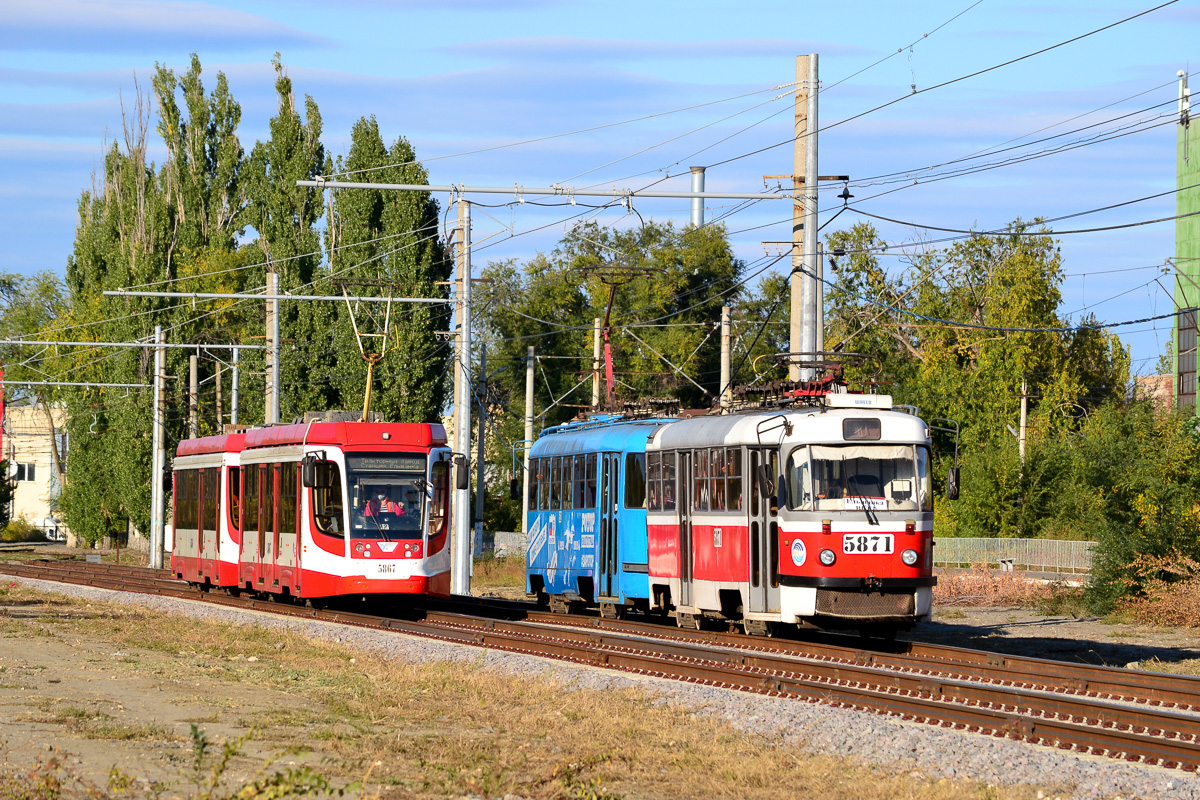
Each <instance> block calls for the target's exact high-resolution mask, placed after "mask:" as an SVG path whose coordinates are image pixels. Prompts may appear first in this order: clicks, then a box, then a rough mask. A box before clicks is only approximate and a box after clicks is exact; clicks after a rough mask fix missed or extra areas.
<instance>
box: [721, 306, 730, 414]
mask: <svg viewBox="0 0 1200 800" xmlns="http://www.w3.org/2000/svg"><path fill="white" fill-rule="evenodd" d="M729 328H730V312H729V306H722V307H721V413H722V414H728V413H729V411H730V409H731V408H732V407H733V379H732V377H731V375H732V373H731V369H730V360H731V359H730V357H729V356H730V353H729V348H730V334H729Z"/></svg>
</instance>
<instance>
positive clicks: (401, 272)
mask: <svg viewBox="0 0 1200 800" xmlns="http://www.w3.org/2000/svg"><path fill="white" fill-rule="evenodd" d="M330 169H333V170H336V172H338V173H342V172H346V171H350V172H358V171H361V170H369V171H370V173H369V174H370V175H371V180H372V181H379V182H386V183H406V184H427V183H428V182H429V176H428V173H427V171H426V170H425V168H424V167H423V166H421V165H420V164H419V163H418V162H417V160H416V153H415V152H414V150H413V147H412V145H411V144H410V143H409V142H408V140H407V139H405V138H404V137H400V138H398V139H396V141H395V142H393V144H392V146H391V148H388V147H386V146H385V145H384V142H383V138H382V136H381V135H380V132H379V125H378V123H377V122H376V120H375V118H374V117H369V118H368V117H363V118H362V119H360V120H358V122H356V123H355V124H354V127H353V129H352V131H351V141H350V152H349V153H348V154H347V156H346V157H345V158H344V159H343V158H342V157H341V156H339V157H338V158H337V160H336V162H335V163H331V164H330ZM327 219H328V226H327V228H326V250H327V251H328V253H329V262H328V266H327V268H326V274H327V275H328V276H329V278H330V284H329V286H330V289H331V290H335V287H338V288H337V289H336V290H335V291H334V293H337V292H338V291H340V290H341V288H340V287H341V286H344V289H345V291H346V293H347V295H363V296H386V295H387V294H388V293H389V292H390V293H391V294H392V296H393V297H447V296H448V287H447V286H446V285H444V284H445V282H446V281H447V280H449V278H450V275H451V268H452V264H451V261H450V259H449V258H448V257H447V253H446V250H445V247H444V245H443V243H442V241H441V237H440V234H439V227H440V220H439V211H438V204H437V201H436V200H434V199H433V198H432V197H431V196H430V194H429V193H428V192H385V191H377V190H367V189H353V190H348V191H344V192H339V193H337V194H336V195H335V196H334V197H333V198H332V201H331V202H330V204H329V211H328V217H327ZM338 280H342V281H346V283H345V284H341V285H340V286H339V284H337V283H336V281H338ZM439 282H440V283H442V285H439ZM331 310H333V311H334V314H332V317H333V323H334V324H332V325H331V326H330V328H329V330H330V334H331V335H330V338H329V341H330V347H331V350H332V353H333V358H332V359H331V360H330V361H329V368H328V370H327V372H328V376H327V380H328V381H329V383H330V388H331V390H332V391H333V392H334V393H335V394H336V397H337V398H338V399H339V400H338V402H339V404H340V405H341V406H342V407H344V408H361V407H362V405H363V393H364V391H365V388H366V376H367V365H366V362H365V361H364V359H363V356H362V351H360V349H359V342H358V341H357V337H356V335H355V332H354V325H355V324H357V325H358V326H359V328H360V332H382V331H383V327H384V325H383V323H384V317H385V316H386V308H385V304H382V303H373V304H366V303H364V304H361V305H359V306H358V307H357V308H354V309H353V310H351V308H350V307H348V306H347V305H345V304H340V303H339V304H336V305H335V306H334V309H331ZM351 315H353V316H354V317H355V320H354V321H353V322H352V321H351V319H350V317H351ZM391 317H392V321H391V331H390V336H389V338H388V339H387V340H386V342H381V341H380V340H379V339H374V338H364V339H363V343H362V344H363V348H364V350H365V352H366V353H378V352H381V351H382V352H384V353H385V355H384V358H383V360H382V361H381V362H380V364H379V366H377V367H376V369H375V373H374V387H373V393H372V397H373V400H372V404H371V407H372V410H374V411H377V412H379V413H381V414H383V416H384V418H385V419H388V420H392V421H400V422H438V421H440V420H441V414H442V408H443V406H444V405H445V402H446V394H447V388H448V376H449V375H450V374H451V373H450V370H449V369H448V366H449V361H450V355H451V353H450V349H449V347H448V346H447V345H446V343H445V342H444V341H438V338H437V334H438V333H439V332H442V331H445V330H446V329H447V327H448V326H449V319H450V312H449V307H448V306H447V305H431V304H428V303H395V304H393V307H392V312H391Z"/></svg>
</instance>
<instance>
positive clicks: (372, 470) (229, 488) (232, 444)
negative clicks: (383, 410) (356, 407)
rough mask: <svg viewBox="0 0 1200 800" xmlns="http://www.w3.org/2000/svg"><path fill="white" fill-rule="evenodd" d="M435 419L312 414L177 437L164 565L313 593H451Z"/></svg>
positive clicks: (441, 444) (446, 461)
mask: <svg viewBox="0 0 1200 800" xmlns="http://www.w3.org/2000/svg"><path fill="white" fill-rule="evenodd" d="M445 445H446V432H445V430H444V429H443V428H442V426H441V425H428V424H407V423H364V422H311V423H306V424H297V425H279V426H271V427H265V428H258V429H254V430H250V431H248V432H246V433H244V434H231V435H227V436H209V437H204V438H199V439H188V440H185V441H182V442H180V443H179V448H178V450H177V452H176V457H175V461H174V467H173V469H174V477H173V483H174V498H175V500H174V536H173V543H172V552H171V571H172V572H173V573H175V575H177V576H178V577H179V578H181V579H183V580H186V581H188V582H190V583H195V584H199V585H202V586H216V587H221V588H225V589H227V590H230V591H233V592H239V591H250V592H259V593H263V594H266V595H277V596H282V597H290V598H301V599H312V598H325V597H333V596H338V595H365V594H432V595H439V596H448V595H449V593H450V553H449V549H448V548H447V540H448V538H449V537H448V531H449V510H450V491H449V488H450V487H449V475H450V458H451V452H450V449H449V448H447V447H446V446H445Z"/></svg>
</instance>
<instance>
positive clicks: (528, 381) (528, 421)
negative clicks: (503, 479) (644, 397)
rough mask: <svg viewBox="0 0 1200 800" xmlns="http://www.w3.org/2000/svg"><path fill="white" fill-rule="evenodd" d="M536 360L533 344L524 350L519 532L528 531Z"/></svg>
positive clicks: (598, 385)
mask: <svg viewBox="0 0 1200 800" xmlns="http://www.w3.org/2000/svg"><path fill="white" fill-rule="evenodd" d="M536 362H537V357H536V356H535V355H534V347H533V345H530V346H529V349H528V350H526V351H525V461H524V463H525V469H524V473H525V480H524V482H523V485H524V492H523V493H522V495H521V532H522V533H524V534H527V535H528V533H529V448H531V447H533V365H534V364H535V363H536ZM593 386H594V387H595V388H594V389H593V397H596V399H595V400H593V401H592V404H593V405H595V404H596V403H597V402H599V397H598V395H599V392H600V379H599V377H597V378H596V383H595V384H593Z"/></svg>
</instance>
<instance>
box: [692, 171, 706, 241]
mask: <svg viewBox="0 0 1200 800" xmlns="http://www.w3.org/2000/svg"><path fill="white" fill-rule="evenodd" d="M688 169H690V170H691V171H692V191H693V192H695V193H696V194H703V193H704V169H705V168H704V167H689V168H688ZM703 224H704V198H703V197H692V225H694V226H695V227H697V228H699V227H700V226H701V225H703Z"/></svg>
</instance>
